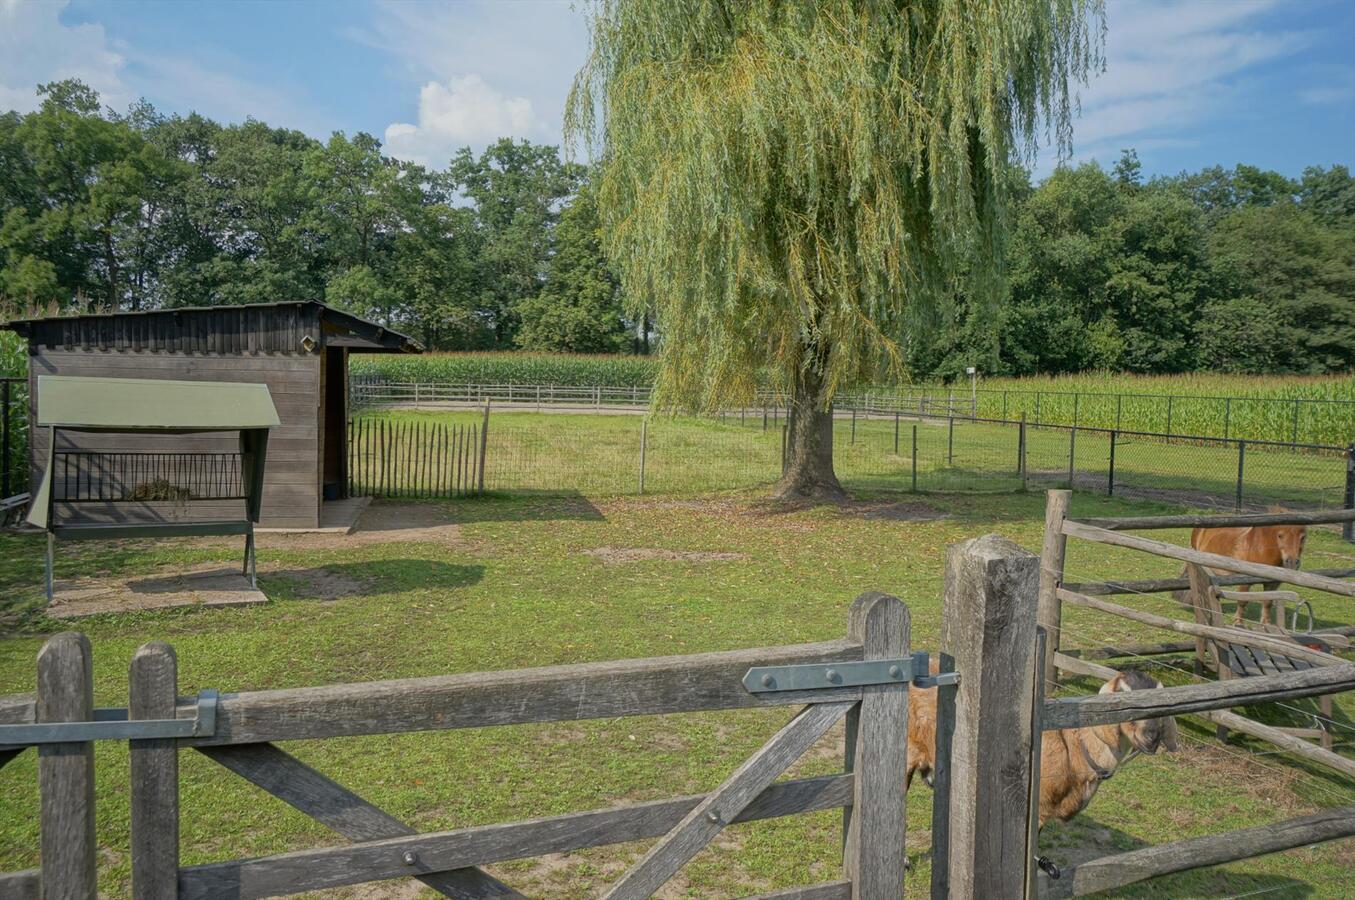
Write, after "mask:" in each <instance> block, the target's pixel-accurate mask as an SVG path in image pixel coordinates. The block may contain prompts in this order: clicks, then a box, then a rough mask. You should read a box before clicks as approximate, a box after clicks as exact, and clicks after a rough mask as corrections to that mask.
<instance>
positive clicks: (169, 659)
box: [127, 641, 179, 900]
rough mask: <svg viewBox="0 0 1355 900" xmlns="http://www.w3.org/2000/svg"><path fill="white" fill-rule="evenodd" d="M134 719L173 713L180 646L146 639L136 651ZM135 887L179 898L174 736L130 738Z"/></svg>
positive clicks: (151, 898)
mask: <svg viewBox="0 0 1355 900" xmlns="http://www.w3.org/2000/svg"><path fill="white" fill-rule="evenodd" d="M129 682H130V685H129V687H130V693H129V695H128V696H129V699H128V705H127V714H128V719H172V718H174V706H175V699H176V698H177V697H178V662H177V660H176V658H175V656H174V648H173V647H171V646H170V645H169V644H165V643H161V642H159V641H156V642H153V643H149V644H143V645H142V646H141V647H140V648H139V649H138V650H137V651H136V654H135V655H134V656H133V657H132V664H131V672H130V675H129ZM128 745H129V748H130V749H129V756H130V758H131V807H132V810H131V829H132V835H131V844H132V853H131V856H132V893H133V894H134V895H135V896H136V897H137V900H157V898H165V900H173V898H175V897H177V896H178V880H179V749H178V747H177V746H176V745H175V743H174V741H173V740H172V739H171V740H165V739H159V740H146V741H129V742H128Z"/></svg>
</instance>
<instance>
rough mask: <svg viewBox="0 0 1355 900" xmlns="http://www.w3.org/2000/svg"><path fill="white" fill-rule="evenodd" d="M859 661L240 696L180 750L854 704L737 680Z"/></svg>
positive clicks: (695, 658) (598, 671)
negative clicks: (771, 670) (753, 672)
mask: <svg viewBox="0 0 1355 900" xmlns="http://www.w3.org/2000/svg"><path fill="white" fill-rule="evenodd" d="M859 659H861V645H860V644H856V643H853V642H851V641H827V642H824V643H820V644H798V645H794V646H790V647H765V648H757V649H751V650H730V651H725V652H720V653H701V654H696V655H692V656H669V657H657V658H652V659H632V660H615V661H608V662H597V663H584V664H580V665H567V666H548V667H544V668H537V669H516V670H510V671H503V672H475V673H466V674H460V675H444V676H434V677H431V678H408V679H400V680H393V681H371V682H364V683H359V684H339V685H328V686H324V687H309V688H290V689H285V690H272V691H246V692H243V693H239V694H231V695H226V696H223V697H222V698H221V701H220V705H219V706H218V708H217V728H216V734H214V735H212V736H210V737H199V738H184V739H182V741H181V743H180V746H213V745H224V744H252V743H261V742H265V741H282V740H304V739H308V738H321V737H340V736H350V735H359V734H387V733H392V732H409V731H433V730H444V729H453V728H479V727H483V726H489V725H521V724H525V723H529V722H558V721H566V720H574V719H595V718H613V717H616V716H637V715H659V714H663V713H674V712H695V711H698V710H717V709H748V708H752V707H768V706H799V705H803V704H805V703H819V702H822V703H830V702H835V701H839V700H849V699H850V700H854V699H857V698H859V697H860V696H861V689H860V688H859V687H845V688H835V689H833V690H818V691H775V692H767V693H759V694H753V693H749V692H748V691H746V690H744V687H743V684H742V679H743V676H744V674H745V673H746V672H747V671H748V669H749V668H750V667H752V666H764V665H766V666H776V665H795V664H801V663H820V662H845V661H848V660H859ZM179 714H180V715H181V716H189V717H191V715H192V712H191V707H181V708H180V711H179Z"/></svg>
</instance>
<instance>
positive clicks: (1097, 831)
mask: <svg viewBox="0 0 1355 900" xmlns="http://www.w3.org/2000/svg"><path fill="white" fill-rule="evenodd" d="M1151 846H1154V845H1153V844H1151V843H1149V842H1147V841H1144V840H1141V839H1139V838H1136V837H1133V836H1131V835H1129V834H1127V833H1126V832H1123V831H1121V830H1119V829H1118V828H1111V827H1109V826H1107V825H1103V824H1101V823H1100V822H1098V821H1097V820H1096V819H1095V818H1094V817H1092V816H1087V815H1082V816H1078V817H1077V818H1075V819H1073V820H1072V821H1071V822H1068V823H1063V822H1052V823H1049V824H1047V825H1046V826H1045V828H1044V830H1043V831H1041V832H1040V853H1041V854H1042V855H1044V856H1046V857H1048V858H1049V859H1051V860H1053V862H1054V863H1055V864H1056V865H1058V867H1059V868H1060V869H1061V870H1062V874H1061V877H1060V879H1059V880H1060V881H1067V880H1071V879H1073V878H1075V877H1076V873H1075V871H1074V869H1075V868H1076V866H1078V865H1080V864H1083V863H1089V862H1092V861H1094V860H1098V859H1102V858H1104V857H1107V856H1117V855H1119V854H1121V853H1128V852H1131V851H1134V850H1141V849H1143V848H1145V847H1151ZM1242 862H1243V863H1244V864H1245V860H1244V861H1242ZM1202 878H1203V879H1205V881H1204V882H1203V883H1202V882H1201V879H1202ZM1280 890H1284V891H1285V893H1284V894H1279V893H1276V894H1275V896H1284V897H1311V896H1313V894H1314V893H1315V891H1314V889H1313V886H1312V885H1311V884H1308V883H1306V882H1302V881H1296V880H1294V879H1293V878H1290V877H1288V876H1285V875H1253V874H1247V873H1245V872H1236V871H1232V872H1227V873H1223V872H1216V873H1203V874H1202V873H1200V872H1199V871H1196V872H1194V873H1191V872H1183V873H1175V874H1173V875H1164V876H1162V877H1160V878H1153V879H1148V880H1145V881H1139V882H1135V883H1134V884H1130V885H1126V886H1125V887H1123V888H1119V889H1116V890H1110V891H1106V892H1104V893H1098V894H1097V896H1098V897H1143V896H1152V897H1199V896H1202V894H1203V895H1216V894H1217V895H1223V894H1227V895H1236V896H1246V895H1247V894H1251V893H1256V894H1261V893H1269V892H1278V891H1280Z"/></svg>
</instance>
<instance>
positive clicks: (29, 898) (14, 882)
mask: <svg viewBox="0 0 1355 900" xmlns="http://www.w3.org/2000/svg"><path fill="white" fill-rule="evenodd" d="M0 897H3V898H4V900H39V898H41V897H42V870H40V869H24V870H23V871H22V872H0Z"/></svg>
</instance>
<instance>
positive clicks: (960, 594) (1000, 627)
mask: <svg viewBox="0 0 1355 900" xmlns="http://www.w3.org/2000/svg"><path fill="white" fill-rule="evenodd" d="M1039 568H1040V562H1039V559H1038V558H1036V556H1035V555H1034V554H1033V553H1030V552H1029V551H1027V550H1023V549H1022V548H1020V547H1018V546H1017V545H1016V544H1014V543H1012V542H1011V541H1009V540H1007V539H1006V538H1002V537H998V536H997V535H985V536H984V537H980V538H974V539H973V540H969V541H965V542H964V543H961V544H956V545H954V546H952V547H950V548H948V550H947V552H946V586H945V599H944V606H943V612H942V621H941V668H942V670H943V671H950V670H952V669H953V670H954V671H957V672H959V673H960V683H959V685H958V686H957V687H956V688H941V689H938V691H939V695H938V697H937V701H938V702H937V722H936V735H937V737H936V746H937V759H936V770H935V772H934V775H933V777H934V781H935V795H934V800H933V813H932V848H933V851H932V852H933V856H932V896H933V897H952V898H985V900H988V898H996V900H1002V898H1019V897H1021V896H1022V895H1023V893H1024V890H1025V886H1026V879H1027V869H1028V867H1029V866H1030V865H1031V864H1032V860H1031V859H1030V856H1029V854H1028V853H1027V839H1028V835H1027V822H1028V818H1029V812H1030V810H1029V804H1030V795H1029V786H1030V777H1031V744H1032V741H1035V740H1039V735H1038V734H1035V733H1034V731H1033V728H1032V723H1031V702H1032V701H1031V697H1032V692H1033V690H1034V687H1035V678H1036V672H1035V667H1036V654H1035V613H1036V608H1035V598H1036V592H1037V587H1038V582H1039Z"/></svg>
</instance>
